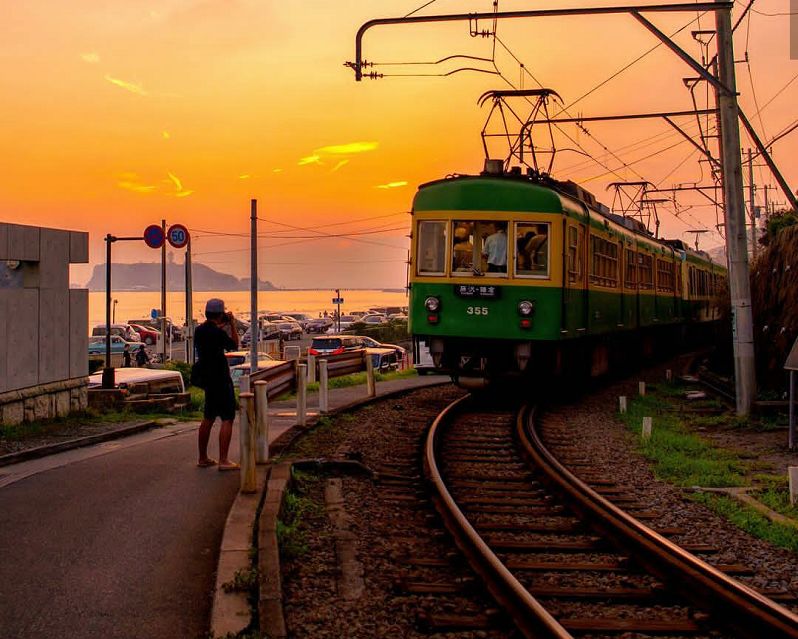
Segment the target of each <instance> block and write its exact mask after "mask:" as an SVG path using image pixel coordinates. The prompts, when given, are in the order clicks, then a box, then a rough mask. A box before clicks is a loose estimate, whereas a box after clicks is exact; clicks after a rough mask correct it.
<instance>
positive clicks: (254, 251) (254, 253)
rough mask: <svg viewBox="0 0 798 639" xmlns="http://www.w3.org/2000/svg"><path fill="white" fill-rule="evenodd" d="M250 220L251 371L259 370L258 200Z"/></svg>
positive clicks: (253, 202)
mask: <svg viewBox="0 0 798 639" xmlns="http://www.w3.org/2000/svg"><path fill="white" fill-rule="evenodd" d="M249 222H250V252H249V255H250V265H249V277H250V280H249V327H250V328H249V334H250V337H251V338H252V339H251V340H250V342H249V344H250V346H249V359H250V362H249V371H250V373H254V372H255V371H256V370H258V201H257V200H251V201H250V207H249Z"/></svg>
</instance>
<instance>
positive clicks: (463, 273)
mask: <svg viewBox="0 0 798 639" xmlns="http://www.w3.org/2000/svg"><path fill="white" fill-rule="evenodd" d="M450 224H451V229H450V232H451V236H450V237H451V240H450V241H449V244H448V246H449V247H450V248H449V259H448V264H449V274H450V275H451V277H475V276H476V277H502V278H506V277H508V272H507V271H508V268H509V263H510V259H511V258H514V256H513V254H512V253H511V251H510V238H509V228H510V224H511V222H509V221H507V220H491V219H459V220H451V221H450ZM461 226H462V227H465V228H466V229H467V232H468V236H467V237H468V239H469V240H470V242H471V245H472V248H471V250H472V251H473V253H472V261H471V268H470V269H467V268H465V267H462V266H461V267H459V268H462V269H463V270H457V269H456V268H455V250H454V244H455V239H456V232H457V229H458V228H459V227H461ZM499 228H502V229H503V230H504V235H505V242H506V244H505V250H506V252H507V253H506V260H507V263H506V264H505V265H504V270H503V271H489V270H488V261H487V257H486V252H485V243H486V241H487V239H488V237H490V236H491V235H493V234H494V233H496V232H497V231H498V229H499Z"/></svg>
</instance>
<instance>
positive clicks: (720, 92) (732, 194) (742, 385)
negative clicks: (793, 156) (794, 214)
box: [715, 7, 756, 415]
mask: <svg viewBox="0 0 798 639" xmlns="http://www.w3.org/2000/svg"><path fill="white" fill-rule="evenodd" d="M715 27H716V30H717V39H718V75H719V77H718V81H719V82H720V86H718V85H715V92H716V99H717V103H718V111H719V112H720V150H721V162H722V167H723V201H724V204H725V209H726V210H725V216H724V220H725V226H726V253H727V255H728V260H729V292H730V293H731V309H732V331H733V342H734V382H735V390H736V397H737V414H738V415H747V414H749V413H750V411H751V404H752V403H753V400H754V395H755V393H756V369H755V367H754V328H753V317H752V314H751V283H750V280H749V275H748V247H747V241H746V240H747V238H746V232H745V231H746V225H745V204H744V199H743V175H742V162H741V158H740V125H739V117H740V110H739V107H738V105H737V84H736V81H735V74H734V46H733V41H732V27H731V8H729V7H722V8H721V7H718V9H717V10H716V11H715Z"/></svg>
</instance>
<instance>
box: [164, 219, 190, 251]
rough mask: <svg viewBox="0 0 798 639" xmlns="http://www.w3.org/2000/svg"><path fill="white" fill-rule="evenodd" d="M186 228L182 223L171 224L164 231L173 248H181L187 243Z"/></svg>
mask: <svg viewBox="0 0 798 639" xmlns="http://www.w3.org/2000/svg"><path fill="white" fill-rule="evenodd" d="M188 237H189V236H188V229H187V228H186V227H185V226H183V225H182V224H172V226H170V227H169V230H168V231H167V232H166V239H167V240H169V244H171V245H172V246H174V247H175V248H183V247H184V246H185V245H186V244H188Z"/></svg>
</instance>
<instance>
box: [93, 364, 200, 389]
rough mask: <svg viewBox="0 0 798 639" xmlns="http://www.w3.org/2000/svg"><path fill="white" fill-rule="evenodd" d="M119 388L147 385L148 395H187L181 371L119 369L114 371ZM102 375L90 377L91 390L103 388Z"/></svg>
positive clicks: (97, 374)
mask: <svg viewBox="0 0 798 639" xmlns="http://www.w3.org/2000/svg"><path fill="white" fill-rule="evenodd" d="M114 381H115V382H116V387H117V388H128V387H130V386H131V385H133V384H136V385H140V384H146V385H147V392H148V393H185V392H186V389H185V386H184V385H183V376H182V375H181V374H180V371H167V370H158V369H152V368H117V369H116V370H115V371H114ZM102 382H103V375H102V373H101V372H100V373H95V374H93V375H89V388H97V387H100V386H102Z"/></svg>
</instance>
